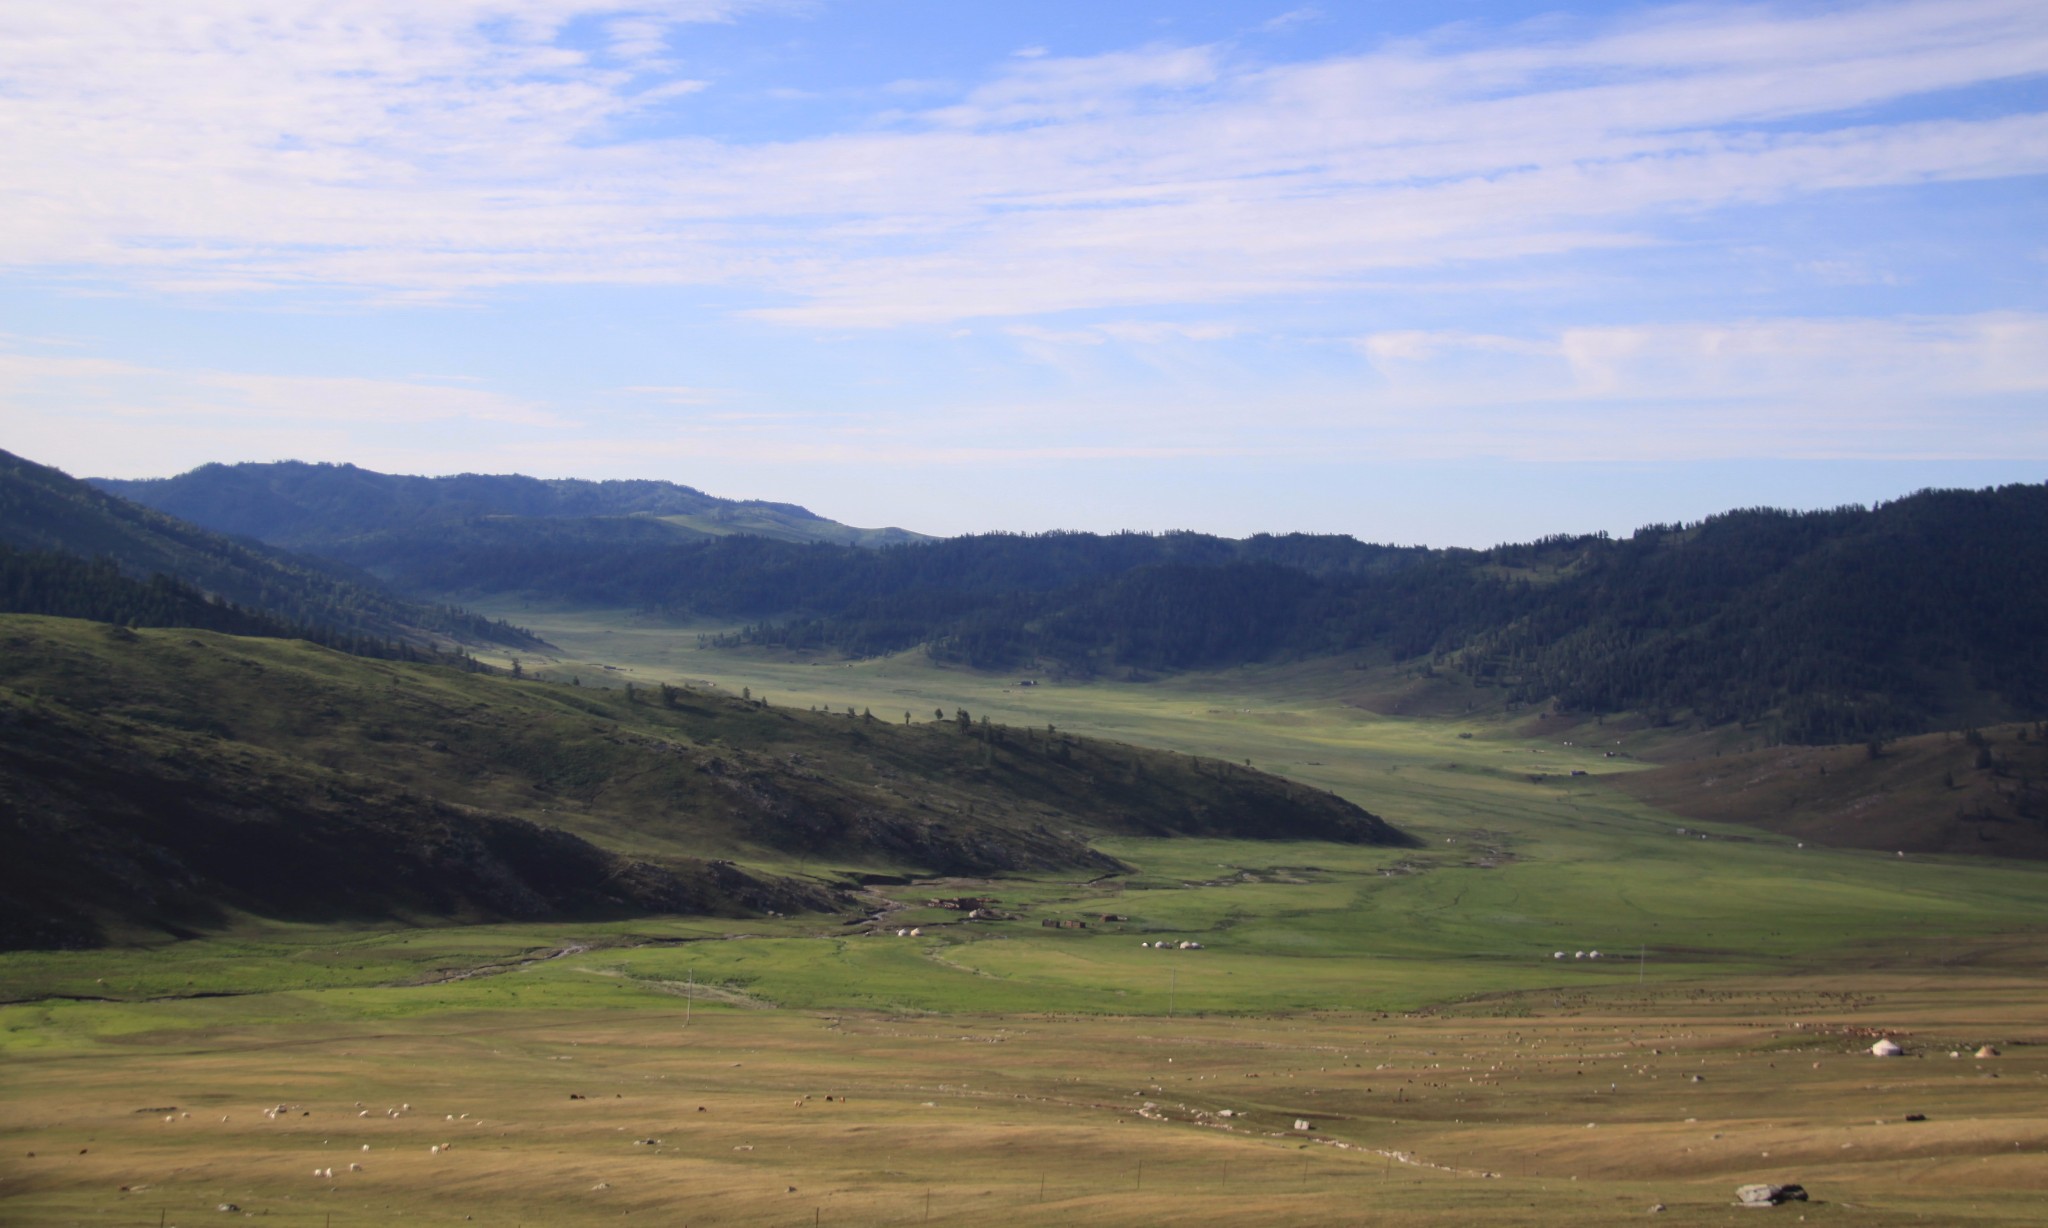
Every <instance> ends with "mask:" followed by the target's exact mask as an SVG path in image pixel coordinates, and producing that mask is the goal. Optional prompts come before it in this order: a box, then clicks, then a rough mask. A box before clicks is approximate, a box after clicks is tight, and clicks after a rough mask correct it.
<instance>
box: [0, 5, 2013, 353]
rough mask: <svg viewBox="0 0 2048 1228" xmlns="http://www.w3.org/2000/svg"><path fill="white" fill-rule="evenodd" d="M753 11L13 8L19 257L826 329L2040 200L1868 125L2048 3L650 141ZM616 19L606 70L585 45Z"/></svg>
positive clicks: (1924, 129)
mask: <svg viewBox="0 0 2048 1228" xmlns="http://www.w3.org/2000/svg"><path fill="white" fill-rule="evenodd" d="M755 7H758V5H757V4H755V3H750V2H749V0H668V2H666V3H643V4H636V5H631V6H623V5H618V4H615V3H603V2H599V0H445V2H437V3H434V4H426V5H422V4H417V3H412V2H409V0H406V2H401V0H354V2H352V3H345V4H334V3H327V2H324V0H192V2H190V3H182V4H177V5H165V4H160V3H156V2H155V0H105V2H104V3H96V4H73V5H15V6H11V7H9V8H6V9H0V81H4V82H5V86H6V88H5V90H4V91H0V148H6V149H7V150H8V151H9V158H8V163H9V175H8V176H7V177H6V179H5V181H4V182H0V266H6V267H12V268H14V269H17V270H20V269H29V268H44V269H50V270H62V271H65V272H66V273H69V272H75V271H81V270H82V271H83V272H84V274H85V275H89V276H95V277H100V278H115V279H125V280H129V281H134V282H141V283H146V284H149V285H153V286H156V287H160V288H166V289H172V290H180V291H203V292H214V293H221V292H236V291H246V290H252V289H273V290H282V291H286V292H299V291H309V290H311V291H324V292H331V291H333V290H335V289H340V290H343V291H345V292H348V293H354V294H361V295H365V296H368V297H373V298H390V299H397V300H408V299H416V298H433V297H436V296H443V295H450V294H461V293H468V292H475V291H479V290H482V289H487V288H489V287H494V286H504V285H514V284H549V283H610V284H621V285H701V284H724V285H732V286H738V287H743V288H747V289H751V290H754V291H758V292H760V293H763V294H766V295H769V296H772V297H773V298H774V299H775V300H776V301H777V302H778V304H779V305H777V306H775V307H773V308H772V309H768V310H763V311H761V312H759V313H758V315H759V317H760V318H763V319H768V320H775V321H782V322H788V323H797V324H807V325H829V326H833V327H861V326H887V325H895V324H903V323H914V322H933V323H937V322H950V321H956V320H960V319H963V318H969V317H975V316H994V317H1010V318H1013V319H1014V318H1019V317H1028V316H1031V315H1035V314H1040V313H1046V312H1054V311H1064V310H1071V309H1077V308H1081V309H1087V308H1093V309H1112V310H1116V309H1139V310H1142V309H1144V308H1147V307H1153V306H1163V305H1176V304H1192V303H1219V302H1232V301H1241V300H1246V299H1250V298H1255V297H1258V296H1267V295H1277V294H1288V293H1302V292H1315V293H1322V292H1326V291H1329V290H1331V289H1341V288H1343V287H1346V286H1353V285H1357V284H1359V283H1360V282H1361V281H1363V280H1365V279H1370V278H1373V277H1376V276H1381V275H1384V274H1386V273H1388V272H1389V271H1394V270H1407V271H1416V270H1431V269H1446V268H1450V267H1452V266H1464V265H1469V264H1472V263H1478V262H1489V261H1511V260H1515V259H1518V258H1522V257H1528V256H1537V255H1545V254H1556V253H1570V252H1579V251H1594V250H1609V249H1617V248H1625V247H1629V246H1636V245H1643V244H1650V243H1656V242H1659V241H1661V235H1662V234H1663V232H1664V230H1665V228H1666V227H1667V226H1668V225H1669V223H1670V221H1671V219H1674V218H1685V217H1694V216H1697V215H1698V214H1700V213H1701V212H1703V211H1711V210H1715V209H1722V208H1727V207H1730V206H1738V205H1752V204H1758V203H1772V202H1779V201H1785V200H1789V199H1796V198H1802V197H1811V196H1814V195H1816V194H1821V193H1826V192H1830V191H1835V190H1839V189H1845V188H1883V187H1894V186H1904V185H1913V184H1920V183H1927V182H1935V181H1950V180H1961V179H1973V178H1998V177H2012V176H2020V175H2031V174H2040V173H2043V172H2048V116H2044V115H2042V114H2040V113H2038V112H2034V111H2025V110H2014V111H2010V112H2008V113H1998V112H1995V111H1985V112H1979V111H1967V112H1965V111H1961V110H1957V111H1955V112H1954V113H1945V112H1943V111H1941V110H1940V109H1939V108H1937V109H1936V110H1934V111H1932V112H1929V113H1926V114H1921V115H1919V116H1918V117H1917V118H1913V119H1910V120H1906V119H1900V120H1889V119H1888V120H1884V121H1880V120H1878V119H1875V118H1873V115H1875V114H1877V112H1875V111H1873V110H1872V109H1873V108H1880V107H1883V106H1885V105H1886V104H1892V103H1898V102H1900V101H1902V100H1906V99H1912V98H1928V97H1934V96H1937V95H1939V94H1940V93H1941V92H1942V91H1951V90H1958V89H1964V88H1967V87H1970V86H1974V85H1981V84H1984V83H1987V82H1993V81H1999V80H2007V79H2013V78H2018V77H2027V76H2038V75H2039V74H2041V73H2042V71H2043V69H2044V66H2048V23H2043V22H2041V21H2040V16H2041V12H2040V7H2039V4H2038V2H2037V0H1887V2H1881V3H1865V4H1855V5H1847V6H1844V5H1829V6H1827V7H1826V8H1825V9H1822V10H1787V9H1780V8H1772V7H1763V6H1741V7H1734V6H1694V5H1687V6H1682V7H1675V8H1665V9H1659V10H1653V11H1650V12H1649V13H1647V15H1644V16H1640V17H1637V18H1633V19H1630V20H1627V21H1622V22H1610V23H1607V24H1593V23H1585V22H1580V23H1574V24H1557V23H1551V24H1546V25H1538V26H1533V27H1529V28H1526V29H1509V30H1493V31H1487V30H1476V31H1475V28H1474V27H1471V26H1460V27H1455V28H1451V29H1448V30H1447V31H1446V32H1444V33H1442V34H1440V35H1438V36H1434V37H1432V38H1427V39H1421V40H1413V41H1409V42H1403V43H1396V44H1389V45H1386V46H1383V47H1380V48H1378V49H1376V50H1373V51H1370V52H1367V53H1364V54H1360V55H1351V56H1340V57H1331V58H1325V59H1322V60H1316V61H1306V62H1288V63H1266V62H1257V61H1251V60H1247V59H1245V58H1244V57H1245V55H1246V54H1247V53H1246V52H1245V51H1244V50H1243V49H1242V48H1235V47H1231V46H1222V45H1218V46H1201V47H1176V46H1153V47H1145V48H1139V49H1135V50H1128V51H1122V52H1116V53H1112V54H1105V55H1097V56H1087V57H1064V56H1057V55H1051V54H1041V55H1037V56H1031V57H1012V58H1009V59H1006V60H1004V61H1003V62H1002V63H1001V64H999V65H997V66H996V67H994V68H993V69H992V70H991V75H990V77H989V78H988V79H987V80H985V81H983V82H982V83H980V84H979V85H976V86H973V87H971V88H969V89H968V90H967V91H966V92H965V93H964V94H962V95H960V96H959V98H958V100H957V101H956V102H954V103H952V104H951V105H943V106H938V107H934V108H932V109H930V110H927V111H924V112H920V113H916V114H912V115H901V116H898V117H897V118H896V119H894V120H892V121H888V122H882V123H869V122H867V121H865V120H864V119H863V118H861V117H851V118H849V120H848V121H847V124H846V126H845V129H844V130H843V131H840V132H837V133H826V134H823V135H818V136H813V137H808V138H803V139H790V140H784V141H759V142H751V143H747V142H734V141H727V140H714V139H709V138H703V137H689V136H676V135H667V136H661V137H636V138H634V139H631V140H627V139H624V138H623V137H622V136H621V135H620V134H621V132H623V131H624V129H623V128H622V127H621V121H623V120H624V119H626V118H628V117H630V116H633V115H635V114H636V113H638V112H640V111H644V110H645V109H646V108H648V107H650V106H652V105H655V104H657V103H673V102H674V101H675V100H677V99H679V98H684V97H686V96H688V95H689V94H691V93H692V92H694V91H697V90H700V89H702V88H704V85H705V83H704V82H703V81H702V80H698V79H684V78H680V77H678V78H675V79H672V80H666V81H663V80H658V79H657V80H650V79H649V78H650V76H656V77H658V76H659V74H658V73H650V72H649V71H648V70H649V69H652V68H655V67H657V66H659V65H660V64H661V62H662V60H661V57H663V56H666V55H669V54H670V53H672V52H674V51H677V50H678V49H679V48H683V47H685V46H686V44H687V40H688V37H689V35H688V27H689V25H690V24H691V23H698V22H709V21H730V20H735V19H738V18H741V17H744V16H745V14H746V13H747V12H748V11H750V10H751V9H753V8H755ZM579 22H580V23H591V22H594V23H595V26H594V28H596V29H597V30H599V31H600V32H601V35H602V37H601V38H600V39H599V44H598V47H597V48H596V49H595V50H593V51H590V52H585V51H581V50H576V49H573V48H572V47H570V46H568V45H567V44H565V42H564V41H563V40H564V32H565V31H567V30H569V29H570V28H571V27H572V25H575V24H576V23H579Z"/></svg>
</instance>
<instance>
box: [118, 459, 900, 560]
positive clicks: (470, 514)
mask: <svg viewBox="0 0 2048 1228" xmlns="http://www.w3.org/2000/svg"><path fill="white" fill-rule="evenodd" d="M90 481H91V483H92V484H93V485H94V486H97V487H98V488H99V489H101V490H104V491H107V492H109V493H111V494H116V495H119V496H120V497H122V498H124V499H132V500H134V501H135V502H137V503H142V504H145V505H147V506H149V507H153V508H156V509H157V510H158V511H162V512H168V513H170V514H171V515H173V516H178V517H181V518H183V519H186V520H190V521H192V522H194V523H195V524H203V525H206V526H207V527H208V528H211V529H215V530H217V531H219V532H222V533H230V534H235V535H237V536H243V537H253V538H257V539H258V540H261V541H265V542H268V543H270V544H272V545H276V546H284V547H286V548H289V549H305V550H313V551H316V552H319V551H321V550H322V549H323V548H330V549H331V548H333V547H335V546H337V545H339V544H341V543H343V542H347V541H350V540H351V539H358V538H381V537H384V536H388V535H393V534H396V535H401V536H402V535H406V534H409V533H414V532H419V531H423V530H432V529H436V528H442V527H446V526H449V525H458V524H461V523H463V522H466V521H473V520H479V519H495V518H513V519H518V520H552V521H559V520H593V519H609V518H631V519H633V520H636V521H643V522H653V524H654V525H658V526H659V528H653V527H652V526H647V527H650V529H651V531H654V532H662V533H665V534H666V535H668V536H669V537H671V538H673V539H676V540H688V539H696V538H703V537H722V536H726V535H729V534H734V533H749V534H757V535H760V536H764V537H771V538H777V539H780V540H784V541H799V542H808V541H829V542H836V543H838V544H841V545H849V546H883V545H902V544H906V543H910V542H917V541H927V540H930V539H928V538H926V537H925V536H923V535H922V534H918V533H912V532H910V531H908V530H906V529H897V528H886V529H861V528H855V527H853V526H850V525H843V524H840V523H838V522H837V521H833V520H827V519H826V518H824V517H823V516H819V515H817V514H816V513H814V512H812V511H810V510H809V509H807V508H803V507H799V506H797V505H796V504H794V503H773V502H768V501H766V500H760V499H721V498H718V497H716V496H714V495H707V494H705V493H704V492H703V491H700V490H697V489H695V488H693V487H689V486H681V485H677V484H676V483H673V482H662V481H652V480H639V481H603V482H593V481H586V480H583V479H580V478H532V477H525V476H523V475H518V474H479V473H463V474H455V475H452V476H445V477H420V476H413V475H406V474H391V473H379V472H377V471H375V470H372V469H362V468H359V467H357V466H355V465H348V464H340V465H335V464H311V463H307V462H304V461H277V462H272V463H267V464H257V463H243V464H237V465H222V464H210V465H202V466H200V467H199V468H197V469H194V470H191V471H190V472H188V473H183V474H179V475H178V476H176V477H169V478H142V479H127V480H124V479H116V478H93V479H90Z"/></svg>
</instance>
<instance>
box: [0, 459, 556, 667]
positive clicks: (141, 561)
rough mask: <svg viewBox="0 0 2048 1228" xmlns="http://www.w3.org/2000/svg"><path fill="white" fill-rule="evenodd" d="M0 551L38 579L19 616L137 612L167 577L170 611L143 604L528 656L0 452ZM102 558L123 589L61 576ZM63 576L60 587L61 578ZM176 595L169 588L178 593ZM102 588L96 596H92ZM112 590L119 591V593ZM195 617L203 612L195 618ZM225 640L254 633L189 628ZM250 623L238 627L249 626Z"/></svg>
mask: <svg viewBox="0 0 2048 1228" xmlns="http://www.w3.org/2000/svg"><path fill="white" fill-rule="evenodd" d="M0 546H6V547H11V548H12V549H13V550H14V551H16V552H23V553H17V554H16V555H14V556H12V557H10V559H9V561H8V567H9V571H10V574H13V573H19V574H20V575H21V577H22V579H23V583H24V584H26V583H28V578H29V576H30V575H31V574H33V576H34V584H35V586H36V591H33V592H30V591H28V590H27V589H24V596H25V597H27V598H30V599H32V600H31V602H30V603H27V604H20V605H18V606H17V607H16V608H18V609H19V610H21V611H23V612H28V611H34V612H39V613H53V614H67V615H72V616H94V617H104V616H106V615H105V613H104V612H95V611H93V610H92V609H91V608H90V607H91V605H92V603H94V602H101V603H103V604H104V602H105V600H106V599H107V598H108V597H109V596H112V597H113V604H114V605H128V606H131V607H132V606H134V605H136V602H135V601H134V597H135V592H134V589H133V586H134V585H138V584H147V583H148V582H149V581H150V578H151V577H154V576H164V577H168V578H170V579H171V580H174V581H176V582H178V585H182V586H184V588H185V589H186V590H190V591H181V592H179V593H177V594H176V598H175V601H171V602H169V604H166V601H165V597H166V594H167V593H168V592H169V590H167V589H161V590H160V591H159V592H158V593H157V595H156V596H155V597H153V598H151V599H150V602H149V604H151V605H154V606H157V607H160V608H165V609H169V608H173V607H175V608H179V609H182V610H184V611H186V612H188V613H190V612H195V606H194V602H195V601H199V600H203V599H204V598H205V597H208V596H210V597H213V598H216V599H219V600H222V601H226V602H229V603H232V604H233V605H234V606H236V607H240V609H241V610H242V611H247V612H254V613H256V614H258V615H260V616H262V617H259V618H258V619H257V620H256V621H257V622H262V621H265V620H266V619H267V621H268V623H269V625H271V626H273V627H275V628H277V629H279V630H283V629H287V628H290V627H301V628H305V629H309V630H317V631H320V632H324V633H328V634H327V636H323V638H329V637H332V636H338V637H354V638H364V637H367V638H370V639H374V640H380V641H382V640H398V641H407V642H412V643H417V644H421V645H432V644H435V643H437V642H446V641H454V642H457V643H469V644H498V645H504V646H508V647H532V646H534V645H536V644H538V643H539V641H537V640H535V639H534V638H533V637H532V636H531V635H529V634H527V633H526V632H524V631H521V630H520V629H519V628H517V627H513V626H510V625H509V624H506V623H503V622H499V621H495V620H492V619H487V618H483V617H481V616H479V615H476V614H471V613H469V612H467V611H464V610H459V609H455V608H452V607H449V606H446V605H437V604H432V603H421V602H417V601H411V600H406V599H403V598H399V597H396V596H394V595H392V594H391V593H388V592H386V591H384V590H383V588H382V587H381V586H380V585H378V584H377V583H376V582H375V581H374V580H372V579H370V578H369V577H368V576H366V575H363V574H361V573H359V572H355V571H353V570H352V569H349V568H347V567H345V566H343V565H339V564H336V563H334V562H332V561H327V560H320V559H311V558H305V557H302V556H294V555H291V554H287V553H285V552H284V551H282V550H279V549H276V548H273V547H271V546H267V545H261V544H253V543H250V542H243V541H234V540H230V539H229V538H227V537H224V536H222V535H221V534H220V533H219V532H216V531H213V530H211V529H208V528H202V527H200V526H199V525H196V524H192V523H189V522H187V521H184V520H181V519H179V518H177V517H174V516H169V515H166V514H164V513H162V512H159V511H155V510H153V509H150V508H147V507H144V506H142V505H140V504H137V503H132V502H130V501H128V500H126V499H122V498H119V497H117V496H115V495H112V494H108V493H106V492H104V491H101V490H97V489H94V488H93V487H92V486H90V485H88V484H86V483H84V482H81V481H79V480H78V479H76V478H73V477H71V476H70V475H68V474H66V473H64V472H62V471H61V470H57V469H52V468H50V467H48V466H46V465H38V464H36V463H35V462H33V461H29V460H25V459H23V458H21V457H19V456H15V455H14V454H12V453H10V452H0ZM64 556H68V557H70V558H74V559H77V560H80V561H82V562H88V563H89V562H95V561H100V560H105V561H106V562H109V563H111V564H112V565H113V566H114V568H115V569H116V570H117V571H118V572H119V573H121V576H122V577H126V578H127V580H128V582H129V583H128V584H127V585H123V584H120V583H118V581H117V578H114V577H107V576H105V575H103V574H102V575H99V576H97V577H96V578H89V577H88V571H87V570H85V569H81V568H77V567H67V566H66V565H65V564H63V562H62V561H61V559H62V557H64ZM60 575H61V576H62V577H63V578H62V579H58V578H57V577H59V576H60ZM81 585H89V586H90V587H92V588H93V589H94V590H96V591H95V592H94V593H93V594H92V595H91V596H85V595H84V594H83V593H82V592H81V593H80V594H79V595H80V596H81V597H82V598H83V599H84V601H85V602H86V604H85V605H83V606H80V607H79V608H63V607H62V606H61V605H60V604H58V603H59V602H60V601H61V600H63V599H64V598H65V596H66V593H65V592H64V591H52V590H53V589H57V590H63V589H67V588H77V587H80V586H81ZM174 587H175V586H174ZM100 590H104V591H100ZM115 590H126V591H125V592H121V593H119V594H118V595H115ZM197 612H198V613H201V614H203V613H204V612H203V611H197ZM197 621H198V623H199V625H206V626H219V627H220V628H221V629H223V630H247V629H249V627H250V626H253V623H251V624H248V625H244V624H243V623H237V622H236V621H235V618H234V617H229V618H227V619H226V620H225V621H222V622H209V621H205V620H204V619H199V620H197ZM245 622H246V620H245Z"/></svg>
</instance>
